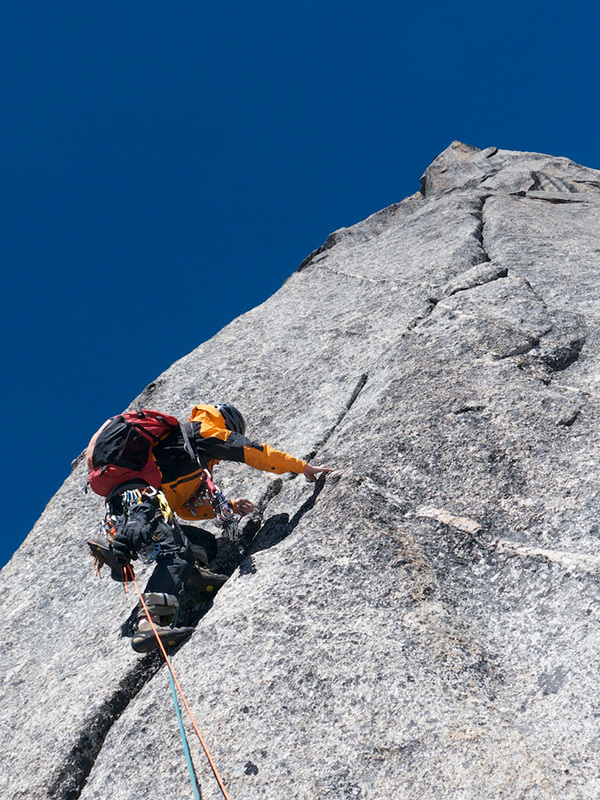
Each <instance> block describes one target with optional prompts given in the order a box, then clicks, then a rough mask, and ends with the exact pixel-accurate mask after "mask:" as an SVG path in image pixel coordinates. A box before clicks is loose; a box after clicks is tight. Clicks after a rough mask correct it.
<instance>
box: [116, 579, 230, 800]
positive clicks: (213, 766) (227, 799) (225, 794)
mask: <svg viewBox="0 0 600 800" xmlns="http://www.w3.org/2000/svg"><path fill="white" fill-rule="evenodd" d="M128 569H129V577H130V579H131V582H132V583H133V585H134V586H135V590H136V592H137V595H138V597H139V598H140V603H141V604H142V607H143V609H144V611H145V612H146V616H147V617H148V622H149V623H150V625H151V627H152V632H153V633H154V635H155V636H156V641H157V642H158V646H159V647H160V649H161V651H162V654H163V657H164V659H165V663H166V665H167V667H168V668H169V672H170V673H171V675H172V676H173V681H174V682H175V686H176V687H177V691H178V692H179V696H180V697H181V699H182V701H183V705H184V706H185V710H186V711H187V713H188V716H189V718H190V721H191V723H192V725H193V727H194V730H195V732H196V736H197V737H198V740H199V741H200V744H201V745H202V749H203V750H204V753H205V755H206V757H207V759H208V763H209V764H210V767H211V769H212V771H213V774H214V776H215V778H216V781H217V783H218V784H219V789H220V790H221V792H222V793H223V797H224V798H225V800H231V797H230V796H229V794H228V792H227V789H226V788H225V784H224V783H223V780H222V778H221V776H220V775H219V771H218V769H217V765H216V764H215V762H214V760H213V757H212V756H211V754H210V751H209V749H208V747H207V745H206V743H205V741H204V739H203V738H202V734H201V733H200V730H199V728H198V725H197V724H196V720H195V719H194V715H193V714H192V709H191V708H190V706H189V703H188V701H187V700H186V697H185V695H184V693H183V690H182V688H181V686H180V684H179V681H178V680H177V675H175V672H174V671H173V666H172V664H171V659H170V658H169V656H168V655H167V651H166V650H165V646H164V645H163V643H162V642H161V640H160V636H159V635H158V631H157V630H156V626H155V625H154V622H153V621H152V618H151V616H150V612H149V611H148V606H147V605H146V602H145V600H144V597H143V595H142V593H141V592H140V587H139V586H138V584H137V581H136V579H135V577H134V575H133V570H132V569H131V568H130V567H129V568H128V567H123V571H124V573H125V578H126V579H127V572H128Z"/></svg>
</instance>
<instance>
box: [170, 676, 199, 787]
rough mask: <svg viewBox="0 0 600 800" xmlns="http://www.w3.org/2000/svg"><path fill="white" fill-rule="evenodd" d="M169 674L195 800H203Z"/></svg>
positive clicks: (173, 684)
mask: <svg viewBox="0 0 600 800" xmlns="http://www.w3.org/2000/svg"><path fill="white" fill-rule="evenodd" d="M167 672H168V673H169V680H170V681H171V693H172V694H173V704H174V706H175V711H176V712H177V722H178V723H179V733H180V735H181V741H182V742H183V749H184V751H185V760H186V761H187V768H188V772H189V773H190V780H191V781H192V789H193V790H194V800H202V798H201V797H200V791H199V789H198V782H197V780H196V773H195V772H194V764H193V763H192V756H191V755H190V748H189V745H188V740H187V736H186V735H185V730H184V727H183V720H182V719H181V711H180V710H179V703H178V702H177V691H176V689H175V681H174V680H173V676H172V675H171V671H170V670H167Z"/></svg>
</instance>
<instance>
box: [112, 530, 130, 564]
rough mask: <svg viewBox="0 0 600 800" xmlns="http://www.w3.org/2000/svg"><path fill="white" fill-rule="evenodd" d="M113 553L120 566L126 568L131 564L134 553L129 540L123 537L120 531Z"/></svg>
mask: <svg viewBox="0 0 600 800" xmlns="http://www.w3.org/2000/svg"><path fill="white" fill-rule="evenodd" d="M112 551H113V554H114V556H115V558H116V560H117V563H118V564H122V565H123V566H125V565H126V564H128V563H129V560H130V559H131V556H132V552H131V550H130V549H129V545H128V544H127V539H126V537H125V536H123V532H122V531H120V532H119V533H117V534H116V535H115V538H114V539H113V543H112Z"/></svg>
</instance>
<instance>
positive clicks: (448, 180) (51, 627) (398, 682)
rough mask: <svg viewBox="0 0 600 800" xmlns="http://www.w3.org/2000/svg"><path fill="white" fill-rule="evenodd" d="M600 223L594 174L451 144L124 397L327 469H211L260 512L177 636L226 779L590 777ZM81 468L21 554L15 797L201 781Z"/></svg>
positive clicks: (240, 787)
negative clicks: (93, 538) (234, 417)
mask: <svg viewBox="0 0 600 800" xmlns="http://www.w3.org/2000/svg"><path fill="white" fill-rule="evenodd" d="M599 234H600V172H597V171H595V170H592V169H587V168H585V167H582V166H579V165H577V164H575V163H573V162H572V161H569V160H568V159H565V158H553V157H550V156H545V155H539V154H535V153H518V152H510V151H503V150H497V149H496V148H487V149H486V150H477V149H476V148H472V147H469V146H468V145H465V144H461V143H458V142H455V143H453V144H452V145H451V146H450V147H449V148H448V149H447V150H445V151H444V152H443V153H442V154H441V155H440V156H438V158H436V159H435V161H434V162H433V163H432V164H431V166H429V167H428V169H427V170H426V172H425V175H424V176H423V178H422V180H421V192H420V193H417V194H415V195H413V196H411V197H409V198H407V199H406V200H404V201H403V202H401V203H398V204H395V205H393V206H391V207H390V208H387V209H385V210H383V211H381V212H379V213H377V214H374V215H373V216H371V217H369V218H368V219H367V220H365V221H364V222H361V223H359V224H358V225H355V226H353V227H351V228H347V229H345V228H344V229H342V230H340V231H336V232H335V233H334V234H332V235H331V236H330V237H329V239H328V240H327V242H326V243H325V244H324V245H323V246H322V247H321V248H319V249H318V250H317V251H315V252H314V253H312V254H311V255H310V256H309V257H308V258H307V259H306V260H305V262H304V263H303V264H302V265H301V267H300V269H299V270H298V271H297V272H295V273H294V274H293V275H292V276H291V277H290V278H289V279H288V281H287V282H286V283H285V284H284V286H283V287H282V288H281V289H280V291H279V292H277V293H276V294H275V295H274V296H273V297H271V298H270V299H269V300H267V301H266V302H265V303H264V304H263V305H261V306H259V307H258V308H256V309H254V310H253V311H250V312H249V313H247V314H245V315H244V316H242V317H240V318H239V319H236V320H234V321H233V322H232V323H231V324H230V325H228V326H227V327H226V328H224V329H223V330H222V331H221V332H220V333H219V334H218V335H217V336H215V337H214V338H213V339H212V340H210V341H209V342H206V343H205V344H202V345H201V346H200V347H198V348H197V349H196V350H195V351H194V352H193V353H191V354H190V355H189V356H187V357H185V358H183V359H181V360H180V361H178V362H176V363H175V364H174V365H173V366H172V367H171V368H170V369H169V370H168V371H167V372H166V373H164V374H163V375H161V376H160V377H159V378H158V379H157V380H156V381H155V382H154V383H153V384H151V385H150V386H149V387H148V388H147V389H146V390H145V391H144V392H143V393H142V395H141V396H140V398H137V400H136V401H135V402H134V404H133V405H136V406H137V405H144V406H146V407H154V408H159V409H161V410H164V411H167V412H169V413H172V414H176V415H179V416H180V417H183V418H185V417H186V416H187V413H188V412H189V410H190V409H191V407H192V406H193V405H194V404H196V403H198V402H211V401H215V402H218V401H223V400H227V401H229V402H232V403H234V404H235V405H237V406H238V407H239V408H240V409H241V410H242V411H243V412H244V414H245V416H246V417H247V419H248V421H249V429H250V430H249V432H250V434H251V435H252V437H253V438H255V439H259V440H262V441H268V442H269V443H270V444H272V445H274V446H277V447H279V448H281V449H285V450H287V451H289V452H291V453H293V454H294V455H302V456H307V455H309V454H310V457H311V458H312V460H313V461H314V462H315V463H330V464H332V465H333V466H335V467H336V468H337V473H336V474H335V475H332V476H330V477H328V478H327V480H326V481H325V482H324V484H322V483H321V484H319V485H318V486H317V488H316V489H315V488H314V487H311V486H310V485H308V484H307V483H306V482H305V481H304V479H303V478H296V479H292V478H291V477H290V476H284V477H283V478H282V479H281V478H275V477H273V476H270V475H266V474H264V473H260V472H256V471H252V470H251V469H249V468H247V467H243V466H237V465H233V466H228V465H222V466H221V467H219V468H218V470H219V471H218V473H217V477H219V478H220V479H221V480H220V482H221V484H222V485H223V487H224V488H225V489H226V490H227V491H228V492H229V493H231V494H232V495H234V496H235V495H240V494H244V495H247V496H249V497H252V498H253V499H255V500H256V501H260V503H259V512H260V513H259V514H257V515H256V517H255V518H254V519H253V520H250V521H249V523H248V528H247V531H246V536H245V539H244V546H243V547H242V551H243V552H241V553H238V552H237V551H236V550H235V549H233V548H232V547H231V546H229V547H228V546H225V545H224V546H223V547H222V548H221V552H220V556H219V559H220V561H219V563H220V564H221V565H222V567H223V568H224V569H229V570H230V571H232V577H231V579H230V581H229V582H228V583H227V584H226V585H225V586H224V588H223V589H222V590H221V592H220V593H219V594H218V596H217V597H216V598H215V601H214V604H213V605H212V607H209V606H208V605H206V604H202V602H201V601H200V600H199V599H198V598H196V597H194V596H193V595H192V596H190V598H189V599H188V601H187V606H186V608H185V609H184V613H187V614H188V616H190V617H194V616H195V618H198V617H199V618H200V619H199V622H198V626H197V631H196V632H195V634H194V635H193V637H192V638H191V639H190V640H189V642H188V643H187V644H185V645H184V646H183V647H182V648H181V649H180V650H179V652H177V653H176V654H175V655H174V657H173V663H174V666H175V669H176V671H177V674H178V676H179V678H180V681H181V684H182V686H183V688H184V691H185V692H186V695H187V697H188V700H189V702H190V704H191V706H192V708H193V711H194V714H195V716H196V719H197V720H198V722H199V724H200V727H201V729H202V732H203V735H204V737H205V739H206V741H207V744H208V746H209V747H210V748H211V751H212V753H213V755H214V758H215V760H216V762H217V765H218V767H219V770H220V772H221V774H222V777H223V780H224V782H225V785H226V786H227V788H228V791H229V792H230V794H231V797H232V800H265V799H267V800H271V799H272V800H280V799H281V798H284V797H285V798H288V799H289V800H317V798H318V799H319V800H345V799H348V800H359V799H360V800H396V798H397V799H398V800H413V799H414V800H490V798H510V800H517V799H518V798H528V800H529V799H531V800H533V799H535V798H540V800H545V799H546V798H556V800H559V799H560V800H575V799H576V798H577V799H579V798H590V800H592V799H594V800H595V798H598V797H599V796H600V777H599V776H600V728H599V726H598V715H599V713H600V707H599V701H598V690H597V685H598V661H599V656H600V652H599V651H600V635H599V632H598V631H599V627H598V617H599V615H600V612H599V606H598V597H599V584H598V577H599V575H600V554H599V553H598V539H599V536H600V529H599V523H598V521H597V511H598V505H599V502H598V500H599V492H600V489H599V478H600V475H599V472H600V470H599V463H600V458H599V456H600V440H599V439H600V437H599V436H598V409H599V395H600V361H599V355H600V340H599V332H600V324H599V322H600V304H599V303H598V295H599V292H600V238H599ZM120 410H121V409H106V415H107V416H108V415H109V414H111V413H116V412H118V411H120ZM102 421H103V420H98V424H100V423H101V422H102ZM84 445H85V443H84V442H82V447H83V446H84ZM85 480H86V475H85V469H84V465H83V464H82V463H81V459H80V461H79V463H78V464H77V465H76V466H75V469H74V471H73V473H72V475H71V476H70V477H69V478H67V480H66V481H65V484H64V485H63V487H62V488H61V490H60V491H59V492H58V493H57V495H56V496H55V497H54V498H53V499H52V501H51V502H50V503H49V505H48V508H47V509H46V511H45V513H44V515H43V516H42V517H41V518H40V520H39V521H38V523H37V524H36V526H35V528H34V529H33V531H32V532H31V534H30V536H29V537H28V538H27V540H26V541H25V543H24V544H23V546H22V547H21V548H20V550H19V551H18V553H17V554H16V555H15V557H14V558H13V560H12V561H11V562H10V564H9V565H8V566H7V567H5V569H4V570H3V571H2V574H1V578H0V591H1V596H2V599H3V636H2V672H1V681H2V682H1V693H2V694H1V700H0V702H1V707H2V720H3V722H2V727H1V730H0V737H1V738H0V742H1V745H2V753H3V759H2V761H3V769H2V773H1V775H0V796H1V797H2V798H6V800H25V798H28V799H29V798H52V799H53V800H55V799H56V800H74V799H75V798H79V797H81V798H82V799H83V800H92V799H94V800H107V799H108V798H110V800H129V798H131V800H133V798H144V800H175V798H177V799H179V798H184V797H192V789H191V785H190V779H189V776H188V773H187V769H186V763H185V758H184V753H183V749H182V745H181V740H180V738H179V734H178V729H177V720H176V716H175V712H174V710H173V705H172V699H171V694H170V688H169V681H168V675H167V672H166V669H165V667H164V666H161V663H160V659H159V658H157V657H155V656H152V655H151V656H147V657H140V656H137V655H135V654H134V653H133V651H132V650H131V648H130V646H129V641H128V638H127V626H126V625H123V623H125V621H126V619H127V617H128V615H129V613H130V611H131V609H132V608H133V607H134V605H135V595H134V594H133V593H132V592H130V594H129V595H125V594H124V593H123V590H122V588H121V587H120V586H119V585H118V584H116V583H113V582H111V581H110V580H109V579H108V576H107V575H105V577H104V579H103V580H101V581H99V580H98V579H97V578H96V577H95V575H94V573H93V571H92V568H91V560H90V558H89V556H88V554H87V548H86V545H85V540H86V537H87V535H88V534H89V533H93V532H94V531H95V529H96V526H97V523H98V520H99V519H100V518H101V515H102V502H101V500H100V498H97V497H95V496H94V495H93V494H91V493H89V494H84V492H83V488H84V485H85ZM146 572H147V569H146ZM146 572H145V571H144V570H141V571H140V578H141V579H143V577H144V575H145V574H146ZM186 724H187V723H186ZM187 727H188V731H190V744H191V747H192V756H193V759H194V762H195V766H196V771H197V775H198V779H199V782H200V786H201V791H202V797H203V798H204V800H211V799H212V798H217V797H219V796H220V792H219V790H218V787H217V785H216V782H215V780H214V778H213V776H212V773H211V772H210V769H209V767H208V765H207V762H206V759H205V757H204V756H203V754H202V753H201V751H200V748H199V746H198V743H197V741H195V740H194V739H193V735H192V734H191V729H190V727H189V725H188V726H187Z"/></svg>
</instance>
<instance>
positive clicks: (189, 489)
mask: <svg viewBox="0 0 600 800" xmlns="http://www.w3.org/2000/svg"><path fill="white" fill-rule="evenodd" d="M190 423H191V424H190V425H187V426H186V430H187V432H188V436H189V438H190V440H191V443H192V446H193V448H194V451H195V453H196V454H197V456H198V457H199V458H200V461H201V462H202V465H203V466H201V465H200V464H199V463H198V461H196V460H194V459H192V458H191V456H190V455H189V454H188V453H187V452H186V450H185V448H184V438H183V434H182V433H181V431H174V432H173V433H172V434H169V435H168V436H167V437H166V438H165V439H163V440H162V441H161V442H159V443H158V444H157V445H156V447H155V448H154V450H153V456H154V458H155V459H156V462H157V464H158V467H159V469H160V471H161V475H162V484H161V488H162V490H163V492H164V493H165V495H166V497H167V500H168V502H169V505H170V506H171V508H172V509H173V511H175V513H176V514H178V515H179V516H180V517H182V518H183V519H189V520H194V519H197V520H198V519H209V518H210V517H213V516H214V514H213V510H212V507H211V505H210V503H202V504H200V503H198V504H196V503H195V502H194V495H195V494H196V492H197V491H198V490H199V488H200V486H201V484H202V473H203V467H205V468H206V469H209V470H212V468H213V467H214V465H215V464H218V463H219V461H222V460H223V461H237V462H239V463H242V464H248V466H250V467H254V469H260V470H263V471H264V472H274V473H276V474H278V475H281V474H283V473H284V472H295V473H297V474H300V473H302V472H304V469H305V467H306V461H302V459H299V458H294V457H293V456H290V455H288V454H287V453H283V452H281V451H280V450H275V449H273V448H272V447H270V446H269V445H268V444H257V443H256V442H252V441H251V440H250V439H247V438H246V437H245V436H242V435H241V434H239V433H235V432H234V431H230V430H228V429H227V428H226V427H225V420H224V419H223V417H222V415H221V414H220V413H219V412H218V411H217V409H216V408H215V407H214V406H194V408H193V409H192V413H191V414H190ZM190 501H191V502H190ZM234 510H235V508H234Z"/></svg>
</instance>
